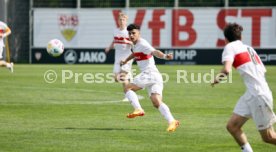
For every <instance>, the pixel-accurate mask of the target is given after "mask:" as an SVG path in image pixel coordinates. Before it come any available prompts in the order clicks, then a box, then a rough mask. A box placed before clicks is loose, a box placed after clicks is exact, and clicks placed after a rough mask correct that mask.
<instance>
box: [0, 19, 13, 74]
mask: <svg viewBox="0 0 276 152" xmlns="http://www.w3.org/2000/svg"><path fill="white" fill-rule="evenodd" d="M10 34H11V29H10V28H9V27H8V26H7V24H6V23H4V22H1V21H0V66H4V67H7V68H8V69H9V70H10V71H11V72H13V63H8V62H6V61H5V60H4V59H3V50H4V47H5V44H4V38H5V37H7V36H8V35H10Z"/></svg>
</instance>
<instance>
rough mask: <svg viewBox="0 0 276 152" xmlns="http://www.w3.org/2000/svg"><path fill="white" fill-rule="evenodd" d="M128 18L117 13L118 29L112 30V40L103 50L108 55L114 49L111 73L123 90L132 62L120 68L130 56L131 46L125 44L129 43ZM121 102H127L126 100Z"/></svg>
mask: <svg viewBox="0 0 276 152" xmlns="http://www.w3.org/2000/svg"><path fill="white" fill-rule="evenodd" d="M127 19H128V16H127V15H125V14H124V13H119V17H118V23H119V28H116V29H115V30H114V33H113V36H114V39H113V41H112V43H111V44H110V46H109V47H107V48H106V49H105V53H108V52H109V51H110V50H111V49H112V48H115V62H114V67H113V73H114V74H115V75H114V78H115V81H117V82H121V83H122V84H123V88H125V85H126V84H128V83H129V81H128V79H130V77H131V66H132V60H131V61H129V62H128V63H127V64H125V65H123V66H120V61H121V60H123V59H125V58H127V57H128V56H129V55H130V54H131V50H130V48H131V46H130V45H129V44H128V43H127V41H129V38H128V32H127V30H126V27H127ZM123 101H128V99H127V98H125V99H123Z"/></svg>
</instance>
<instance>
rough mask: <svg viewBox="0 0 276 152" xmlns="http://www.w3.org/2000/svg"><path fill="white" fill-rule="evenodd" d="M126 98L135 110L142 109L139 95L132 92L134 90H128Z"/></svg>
mask: <svg viewBox="0 0 276 152" xmlns="http://www.w3.org/2000/svg"><path fill="white" fill-rule="evenodd" d="M126 97H127V98H128V100H129V101H130V103H131V105H132V106H133V108H134V109H142V107H141V105H140V103H139V100H138V97H137V94H136V93H135V92H134V91H132V90H128V91H127V92H126Z"/></svg>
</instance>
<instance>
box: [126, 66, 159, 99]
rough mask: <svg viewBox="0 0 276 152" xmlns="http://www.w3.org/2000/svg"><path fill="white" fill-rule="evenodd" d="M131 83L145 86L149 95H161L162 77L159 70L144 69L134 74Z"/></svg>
mask: <svg viewBox="0 0 276 152" xmlns="http://www.w3.org/2000/svg"><path fill="white" fill-rule="evenodd" d="M131 83H133V84H135V85H137V86H138V87H141V88H147V90H148V95H149V96H151V94H152V93H157V94H159V95H161V96H162V91H163V78H162V75H161V74H160V73H159V71H155V70H145V71H143V72H141V73H140V74H138V75H137V76H135V78H134V79H133V82H131Z"/></svg>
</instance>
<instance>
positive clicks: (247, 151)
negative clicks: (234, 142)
mask: <svg viewBox="0 0 276 152" xmlns="http://www.w3.org/2000/svg"><path fill="white" fill-rule="evenodd" d="M241 149H242V152H253V150H252V148H251V146H250V144H249V143H246V144H244V145H243V146H241Z"/></svg>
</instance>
